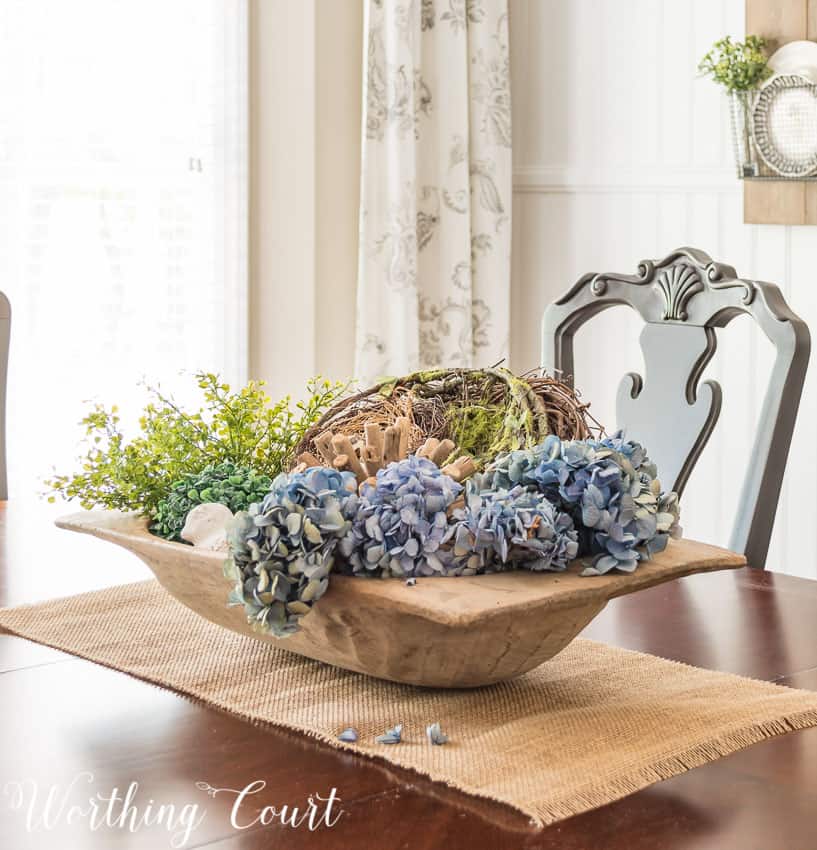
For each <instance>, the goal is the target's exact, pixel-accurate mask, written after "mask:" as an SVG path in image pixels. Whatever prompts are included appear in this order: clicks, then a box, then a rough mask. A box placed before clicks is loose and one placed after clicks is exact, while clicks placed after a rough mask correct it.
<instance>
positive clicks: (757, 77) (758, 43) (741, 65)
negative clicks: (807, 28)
mask: <svg viewBox="0 0 817 850" xmlns="http://www.w3.org/2000/svg"><path fill="white" fill-rule="evenodd" d="M765 46H766V39H764V38H763V37H761V36H758V35H747V36H746V41H743V42H741V41H732V39H731V38H730V37H729V36H728V35H727V36H725V37H724V38H721V39H719V40H718V41H716V42H715V44H714V45H713V46H712V49H711V50H710V51H709V52H708V53H707V54H706V55H705V56H704V57H703V59H701V61H700V63H699V64H698V70H699V71H700V72H701V74H703V75H704V76H707V77H711V78H712V79H713V80H714V81H715V82H716V83H718V85H721V86H723V87H724V88H725V89H726V92H727V94H728V95H729V99H730V103H731V109H732V125H733V132H734V134H735V153H736V157H737V160H738V161H737V165H738V173H739V175H740V176H741V177H756V176H757V173H758V166H757V162H756V160H755V153H754V145H753V143H752V138H751V135H752V131H751V120H750V115H749V113H750V109H751V105H752V92H753V91H754V90H755V89H757V88H758V87H759V86H760V84H761V83H762V82H763V81H764V80H766V79H768V77H770V76H771V74H772V70H771V68H769V65H768V59H767V58H766V54H765V53H764V52H763V51H764V48H765ZM741 147H742V150H741Z"/></svg>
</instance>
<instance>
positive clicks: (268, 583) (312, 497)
mask: <svg viewBox="0 0 817 850" xmlns="http://www.w3.org/2000/svg"><path fill="white" fill-rule="evenodd" d="M356 494H357V482H356V480H355V477H354V475H352V473H350V472H336V471H335V470H333V469H327V468H323V467H313V468H312V469H308V470H306V471H305V472H301V473H292V474H289V475H286V474H282V475H279V476H278V477H277V478H276V479H275V481H273V483H272V488H271V490H270V492H269V493H268V494H267V495H266V496H265V497H264V499H263V501H261V502H260V503H257V504H253V505H251V506H250V508H249V510H247V511H241V512H239V513H238V514H236V517H235V520H234V521H233V526H232V529H231V531H230V534H229V544H230V557H229V559H228V561H227V564H226V566H225V569H224V572H225V575H226V576H227V577H228V578H230V579H231V580H233V581H234V582H235V589H234V590H233V592H232V594H231V595H230V602H231V604H236V605H243V606H244V610H245V611H246V613H247V618H248V620H249V621H250V622H251V623H252V624H253V625H255V626H256V627H258V628H260V629H263V630H269V631H271V632H272V633H273V634H275V635H277V636H278V637H284V636H286V635H289V634H292V633H293V632H295V631H297V629H298V621H299V619H300V617H302V616H303V615H304V614H307V613H308V612H309V610H310V608H311V607H312V605H313V604H314V603H315V602H316V601H317V600H318V599H320V598H321V596H322V595H323V594H324V592H325V591H326V588H327V585H328V576H329V572H330V570H331V569H332V565H333V553H334V550H335V547H336V546H337V543H338V541H339V540H340V538H341V537H342V536H343V535H344V534H345V533H346V531H347V530H348V528H349V525H350V523H349V521H348V519H347V515H348V514H349V513H353V512H354V506H355V503H356V502H357V495H356Z"/></svg>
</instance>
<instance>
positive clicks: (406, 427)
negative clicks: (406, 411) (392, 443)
mask: <svg viewBox="0 0 817 850" xmlns="http://www.w3.org/2000/svg"><path fill="white" fill-rule="evenodd" d="M394 424H395V426H396V427H397V428H399V429H400V452H399V455H398V460H402V459H403V458H404V457H408V447H409V435H410V434H411V422H410V420H409V419H408V417H406V416H398V417H397V419H395V420H394Z"/></svg>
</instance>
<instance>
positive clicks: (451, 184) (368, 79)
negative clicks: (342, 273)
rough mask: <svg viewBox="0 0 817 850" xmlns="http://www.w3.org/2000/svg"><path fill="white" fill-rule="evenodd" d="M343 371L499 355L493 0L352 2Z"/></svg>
mask: <svg viewBox="0 0 817 850" xmlns="http://www.w3.org/2000/svg"><path fill="white" fill-rule="evenodd" d="M366 4H367V7H366V33H367V49H366V66H365V69H364V74H365V84H364V105H363V108H364V126H363V156H362V182H361V216H360V258H359V269H358V311H357V349H356V373H357V375H358V377H359V378H361V379H363V380H370V379H374V378H376V377H378V376H382V375H397V374H402V373H406V372H410V371H413V370H415V369H417V368H428V367H432V366H440V365H444V366H471V365H478V366H484V365H492V364H494V363H496V362H497V361H499V360H501V359H502V358H504V357H505V356H506V355H507V348H508V333H509V327H508V326H509V312H510V304H509V302H510V244H511V179H512V177H511V95H510V78H509V56H508V3H507V0H366Z"/></svg>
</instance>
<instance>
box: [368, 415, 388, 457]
mask: <svg viewBox="0 0 817 850" xmlns="http://www.w3.org/2000/svg"><path fill="white" fill-rule="evenodd" d="M363 431H364V433H365V434H366V445H367V446H372V447H373V448H375V449H377V451H378V453H379V454H380V457H381V458H382V457H383V432H382V431H381V430H380V426H379V425H377V424H375V423H374V422H367V423H366V425H364V427H363Z"/></svg>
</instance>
